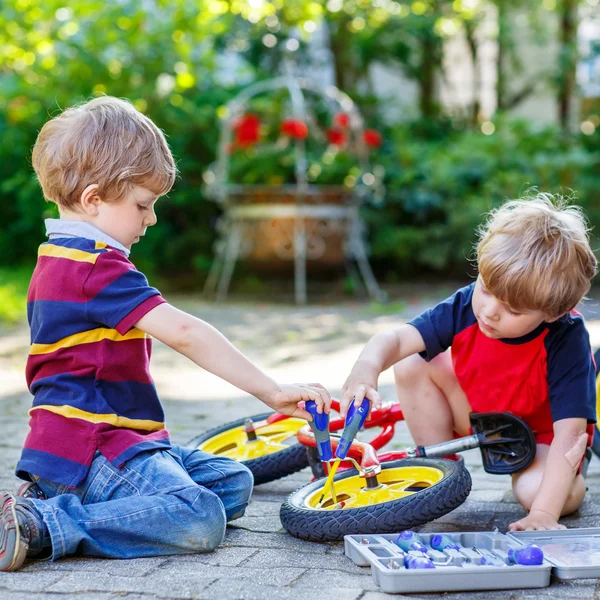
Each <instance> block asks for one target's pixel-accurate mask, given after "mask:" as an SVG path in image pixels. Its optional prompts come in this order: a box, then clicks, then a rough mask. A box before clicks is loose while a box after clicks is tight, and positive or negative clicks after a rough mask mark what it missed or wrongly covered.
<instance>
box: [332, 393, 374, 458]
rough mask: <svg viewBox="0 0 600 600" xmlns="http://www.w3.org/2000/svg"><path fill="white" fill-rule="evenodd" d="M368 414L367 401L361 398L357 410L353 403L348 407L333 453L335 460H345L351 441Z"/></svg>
mask: <svg viewBox="0 0 600 600" xmlns="http://www.w3.org/2000/svg"><path fill="white" fill-rule="evenodd" d="M368 414H369V399H368V398H363V401H362V402H361V404H360V406H359V407H358V408H357V407H356V405H355V404H354V402H352V404H351V405H350V408H349V409H348V413H347V414H346V425H345V426H344V431H342V437H341V438H340V442H339V444H338V447H337V450H336V451H335V456H336V458H346V455H347V454H348V450H350V445H351V444H352V440H354V438H355V437H356V434H357V433H358V430H359V429H360V428H361V427H362V426H363V425H364V423H365V419H366V418H367V415H368Z"/></svg>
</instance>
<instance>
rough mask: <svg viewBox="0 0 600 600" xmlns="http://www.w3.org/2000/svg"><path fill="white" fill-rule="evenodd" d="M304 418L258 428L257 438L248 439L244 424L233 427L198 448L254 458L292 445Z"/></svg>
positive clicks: (242, 457)
mask: <svg viewBox="0 0 600 600" xmlns="http://www.w3.org/2000/svg"><path fill="white" fill-rule="evenodd" d="M304 425H306V421H305V420H304V419H284V420H282V421H277V422H276V423H272V424H271V425H265V426H264V427H260V428H258V429H257V430H256V436H257V438H256V439H255V440H248V436H247V434H246V432H245V431H244V426H243V425H240V426H239V427H232V428H231V429H228V430H227V431H224V432H223V433H218V434H216V435H215V436H213V437H211V438H209V439H208V440H206V441H204V442H202V443H201V444H200V445H199V446H198V448H200V450H204V452H210V453H211V454H219V455H221V456H227V457H228V458H233V459H234V460H237V461H240V462H242V461H246V460H252V459H253V458H260V457H261V456H265V455H267V454H273V453H274V452H279V451H280V450H285V449H286V448H289V447H290V442H292V440H293V438H295V437H296V433H297V432H298V430H299V429H300V427H302V426H304Z"/></svg>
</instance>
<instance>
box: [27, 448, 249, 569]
mask: <svg viewBox="0 0 600 600" xmlns="http://www.w3.org/2000/svg"><path fill="white" fill-rule="evenodd" d="M35 480H36V481H37V484H38V485H39V486H40V487H41V488H42V490H43V491H44V492H45V494H46V496H47V497H48V500H31V501H30V502H32V503H33V505H34V506H35V508H36V509H37V510H38V511H39V512H40V513H41V515H42V518H43V519H44V522H45V524H46V526H47V527H48V531H49V533H50V539H51V542H52V560H56V559H57V558H61V557H63V556H68V555H71V554H75V553H77V554H83V555H87V556H103V557H108V558H138V557H142V556H158V555H164V554H185V553H196V552H210V551H211V550H214V549H215V548H216V547H217V546H218V545H219V544H220V543H221V542H222V541H223V537H224V536H225V524H226V522H227V521H229V520H232V519H237V518H239V517H241V516H242V515H243V514H244V510H245V509H246V506H248V501H249V500H250V495H251V493H252V485H253V477H252V473H251V472H250V471H249V470H248V469H247V468H246V467H244V465H242V464H240V463H237V462H235V461H233V460H231V459H229V458H223V457H219V456H214V455H212V454H208V453H206V452H202V451H201V450H194V449H190V448H182V447H180V446H176V445H174V446H173V447H172V448H171V449H170V450H150V451H146V452H142V453H140V454H138V455H137V456H135V457H134V458H132V459H131V460H129V461H127V463H125V465H124V466H123V467H121V468H120V469H117V468H116V467H113V466H112V465H111V464H110V463H109V462H108V461H107V460H106V459H105V458H104V456H102V455H101V454H100V453H99V452H96V456H95V457H94V461H93V462H92V465H91V468H90V471H89V473H88V476H87V478H86V479H85V481H83V482H82V483H81V484H80V485H78V486H77V487H76V488H68V487H67V486H64V485H61V484H57V483H52V482H50V481H47V480H45V479H40V478H37V477H36V478H35Z"/></svg>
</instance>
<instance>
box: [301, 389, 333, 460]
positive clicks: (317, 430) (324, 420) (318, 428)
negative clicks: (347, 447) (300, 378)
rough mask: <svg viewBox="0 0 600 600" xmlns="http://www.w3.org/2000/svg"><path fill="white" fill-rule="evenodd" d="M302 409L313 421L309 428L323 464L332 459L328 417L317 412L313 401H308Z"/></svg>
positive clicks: (323, 413)
mask: <svg viewBox="0 0 600 600" xmlns="http://www.w3.org/2000/svg"><path fill="white" fill-rule="evenodd" d="M304 408H305V409H306V411H307V412H309V413H310V414H311V415H312V418H313V420H312V421H311V422H310V423H309V425H310V428H311V429H312V431H313V433H314V434H315V440H316V441H317V452H318V453H319V458H320V459H321V460H322V461H323V462H327V461H328V460H331V459H332V458H333V452H332V451H331V439H330V437H329V415H328V414H326V413H325V412H322V413H318V412H317V403H316V402H315V401H314V400H308V401H307V402H306V403H305V404H304Z"/></svg>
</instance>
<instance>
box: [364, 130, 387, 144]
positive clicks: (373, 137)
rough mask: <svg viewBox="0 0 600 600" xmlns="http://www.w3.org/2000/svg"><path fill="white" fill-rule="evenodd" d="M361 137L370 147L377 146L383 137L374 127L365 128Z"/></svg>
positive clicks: (381, 142)
mask: <svg viewBox="0 0 600 600" xmlns="http://www.w3.org/2000/svg"><path fill="white" fill-rule="evenodd" d="M363 139H364V140H365V144H366V145H367V146H370V147H371V148H379V147H380V146H381V144H383V138H382V137H381V134H380V133H379V131H377V130H376V129H365V132H364V134H363Z"/></svg>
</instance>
